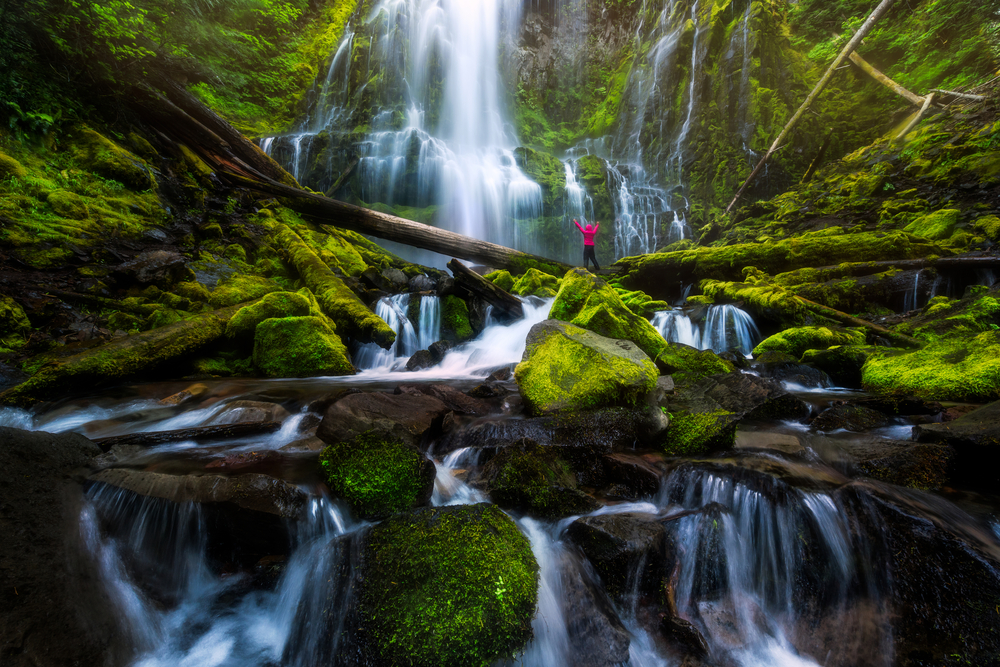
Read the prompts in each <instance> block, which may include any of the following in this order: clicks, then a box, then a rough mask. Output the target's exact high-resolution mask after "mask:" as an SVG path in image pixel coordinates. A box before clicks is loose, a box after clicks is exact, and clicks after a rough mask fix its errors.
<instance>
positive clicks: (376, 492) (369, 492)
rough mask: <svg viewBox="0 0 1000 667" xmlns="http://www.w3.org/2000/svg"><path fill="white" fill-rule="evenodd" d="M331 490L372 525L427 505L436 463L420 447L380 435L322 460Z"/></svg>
mask: <svg viewBox="0 0 1000 667" xmlns="http://www.w3.org/2000/svg"><path fill="white" fill-rule="evenodd" d="M319 462H320V465H321V466H322V468H323V473H324V478H325V479H326V483H327V485H328V486H329V487H330V491H332V492H333V495H334V496H336V497H338V498H343V499H344V500H345V501H346V502H347V503H348V504H349V505H350V506H351V511H353V512H354V514H355V516H357V517H359V518H361V519H367V520H370V521H378V520H380V519H385V518H387V517H389V516H392V515H393V514H397V513H399V512H405V511H406V510H410V509H413V508H415V507H419V506H421V505H426V504H427V503H428V501H429V500H430V497H431V492H432V491H433V490H434V476H435V474H436V469H435V467H434V463H433V462H432V461H431V460H430V459H428V458H427V457H426V456H424V455H423V454H421V453H420V450H418V449H417V448H416V447H413V446H411V445H407V444H404V443H403V441H402V440H398V439H395V438H393V437H392V436H389V435H386V434H384V433H379V432H377V431H368V432H367V433H362V434H361V435H359V436H357V437H356V438H354V439H353V440H348V441H346V442H338V443H334V444H332V445H329V446H328V447H327V448H326V449H324V450H323V453H322V454H320V457H319Z"/></svg>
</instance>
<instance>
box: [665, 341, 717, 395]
mask: <svg viewBox="0 0 1000 667" xmlns="http://www.w3.org/2000/svg"><path fill="white" fill-rule="evenodd" d="M655 363H656V366H657V368H659V369H660V370H661V371H662V372H663V373H664V374H666V375H671V376H673V378H674V382H676V383H677V384H679V385H685V384H690V383H692V382H697V381H698V380H700V379H701V378H704V377H707V376H709V375H717V374H719V373H732V372H733V371H735V370H736V367H735V366H733V364H732V362H729V361H726V360H724V359H721V358H720V357H719V355H717V354H716V353H715V352H713V351H712V350H699V349H696V348H693V347H691V346H690V345H684V344H683V343H667V345H666V346H665V347H664V348H663V349H662V350H661V351H660V353H659V354H658V355H657V356H656V359H655Z"/></svg>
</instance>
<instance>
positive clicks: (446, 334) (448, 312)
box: [441, 294, 475, 343]
mask: <svg viewBox="0 0 1000 667" xmlns="http://www.w3.org/2000/svg"><path fill="white" fill-rule="evenodd" d="M474 335H475V332H474V331H473V330H472V324H470V323H469V306H468V305H466V303H465V301H463V300H462V299H460V298H458V297H457V296H455V295H454V294H449V295H448V296H446V297H444V298H443V299H441V337H442V338H443V339H444V340H447V341H450V342H454V343H462V342H465V341H467V340H469V339H470V338H472V337H473V336H474Z"/></svg>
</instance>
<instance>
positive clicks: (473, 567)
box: [358, 504, 538, 667]
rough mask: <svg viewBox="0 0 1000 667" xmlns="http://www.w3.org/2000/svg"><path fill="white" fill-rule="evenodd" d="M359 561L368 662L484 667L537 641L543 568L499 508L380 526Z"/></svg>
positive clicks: (430, 511) (400, 518)
mask: <svg viewBox="0 0 1000 667" xmlns="http://www.w3.org/2000/svg"><path fill="white" fill-rule="evenodd" d="M361 563H362V564H361V580H360V586H361V590H360V593H359V602H358V604H359V608H358V618H359V621H360V623H361V627H362V630H363V633H364V635H363V636H364V637H365V640H364V642H363V643H362V644H361V645H360V647H359V648H360V650H361V652H362V653H363V656H362V662H363V663H364V664H372V665H410V666H412V667H486V666H487V665H491V664H493V663H494V662H495V661H496V660H498V659H500V658H507V657H510V656H511V655H513V654H515V653H516V652H517V651H519V650H520V649H521V648H522V647H523V646H524V645H525V644H526V643H527V642H528V640H530V639H531V637H532V629H531V621H532V618H533V617H534V615H535V605H536V602H537V599H538V564H537V562H536V561H535V557H534V555H533V554H532V552H531V544H530V543H529V542H528V539H527V538H526V537H525V536H524V535H523V534H522V533H521V531H520V530H518V528H517V525H516V524H515V523H514V522H513V521H512V520H511V518H510V517H508V516H507V515H506V514H504V513H503V512H502V511H501V510H500V508H498V507H497V506H496V505H488V504H479V505H457V506H452V507H435V508H427V509H421V510H416V511H414V512H412V513H408V514H402V515H397V516H395V517H393V518H391V519H388V520H386V521H383V522H382V523H380V524H378V525H376V526H373V527H372V529H371V532H370V533H369V534H368V535H367V537H366V539H365V544H364V546H363V550H362V555H361Z"/></svg>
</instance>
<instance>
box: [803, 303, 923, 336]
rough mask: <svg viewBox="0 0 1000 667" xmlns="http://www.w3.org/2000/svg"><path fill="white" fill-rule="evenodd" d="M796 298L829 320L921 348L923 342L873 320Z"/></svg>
mask: <svg viewBox="0 0 1000 667" xmlns="http://www.w3.org/2000/svg"><path fill="white" fill-rule="evenodd" d="M793 298H795V299H797V300H798V301H799V302H800V303H801V304H802V305H803V306H804V307H805V308H807V309H808V310H811V311H812V312H814V313H816V314H817V315H822V316H823V317H827V318H830V319H831V320H836V321H837V322H840V323H841V324H846V325H848V326H851V327H861V328H864V329H867V330H869V331H871V332H874V333H876V334H878V335H880V336H884V337H885V338H888V339H889V340H890V341H892V342H893V343H894V344H896V345H902V346H903V347H912V348H921V347H923V343H921V342H920V341H919V340H917V339H916V338H911V337H910V336H905V335H903V334H901V333H896V332H895V331H892V330H890V329H886V328H885V327H883V326H879V325H878V324H875V323H874V322H869V321H868V320H862V319H860V318H857V317H854V316H853V315H848V314H847V313H844V312H841V311H839V310H836V309H835V308H830V307H829V306H824V305H822V304H819V303H816V302H815V301H810V300H809V299H804V298H802V297H801V296H795V297H793Z"/></svg>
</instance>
